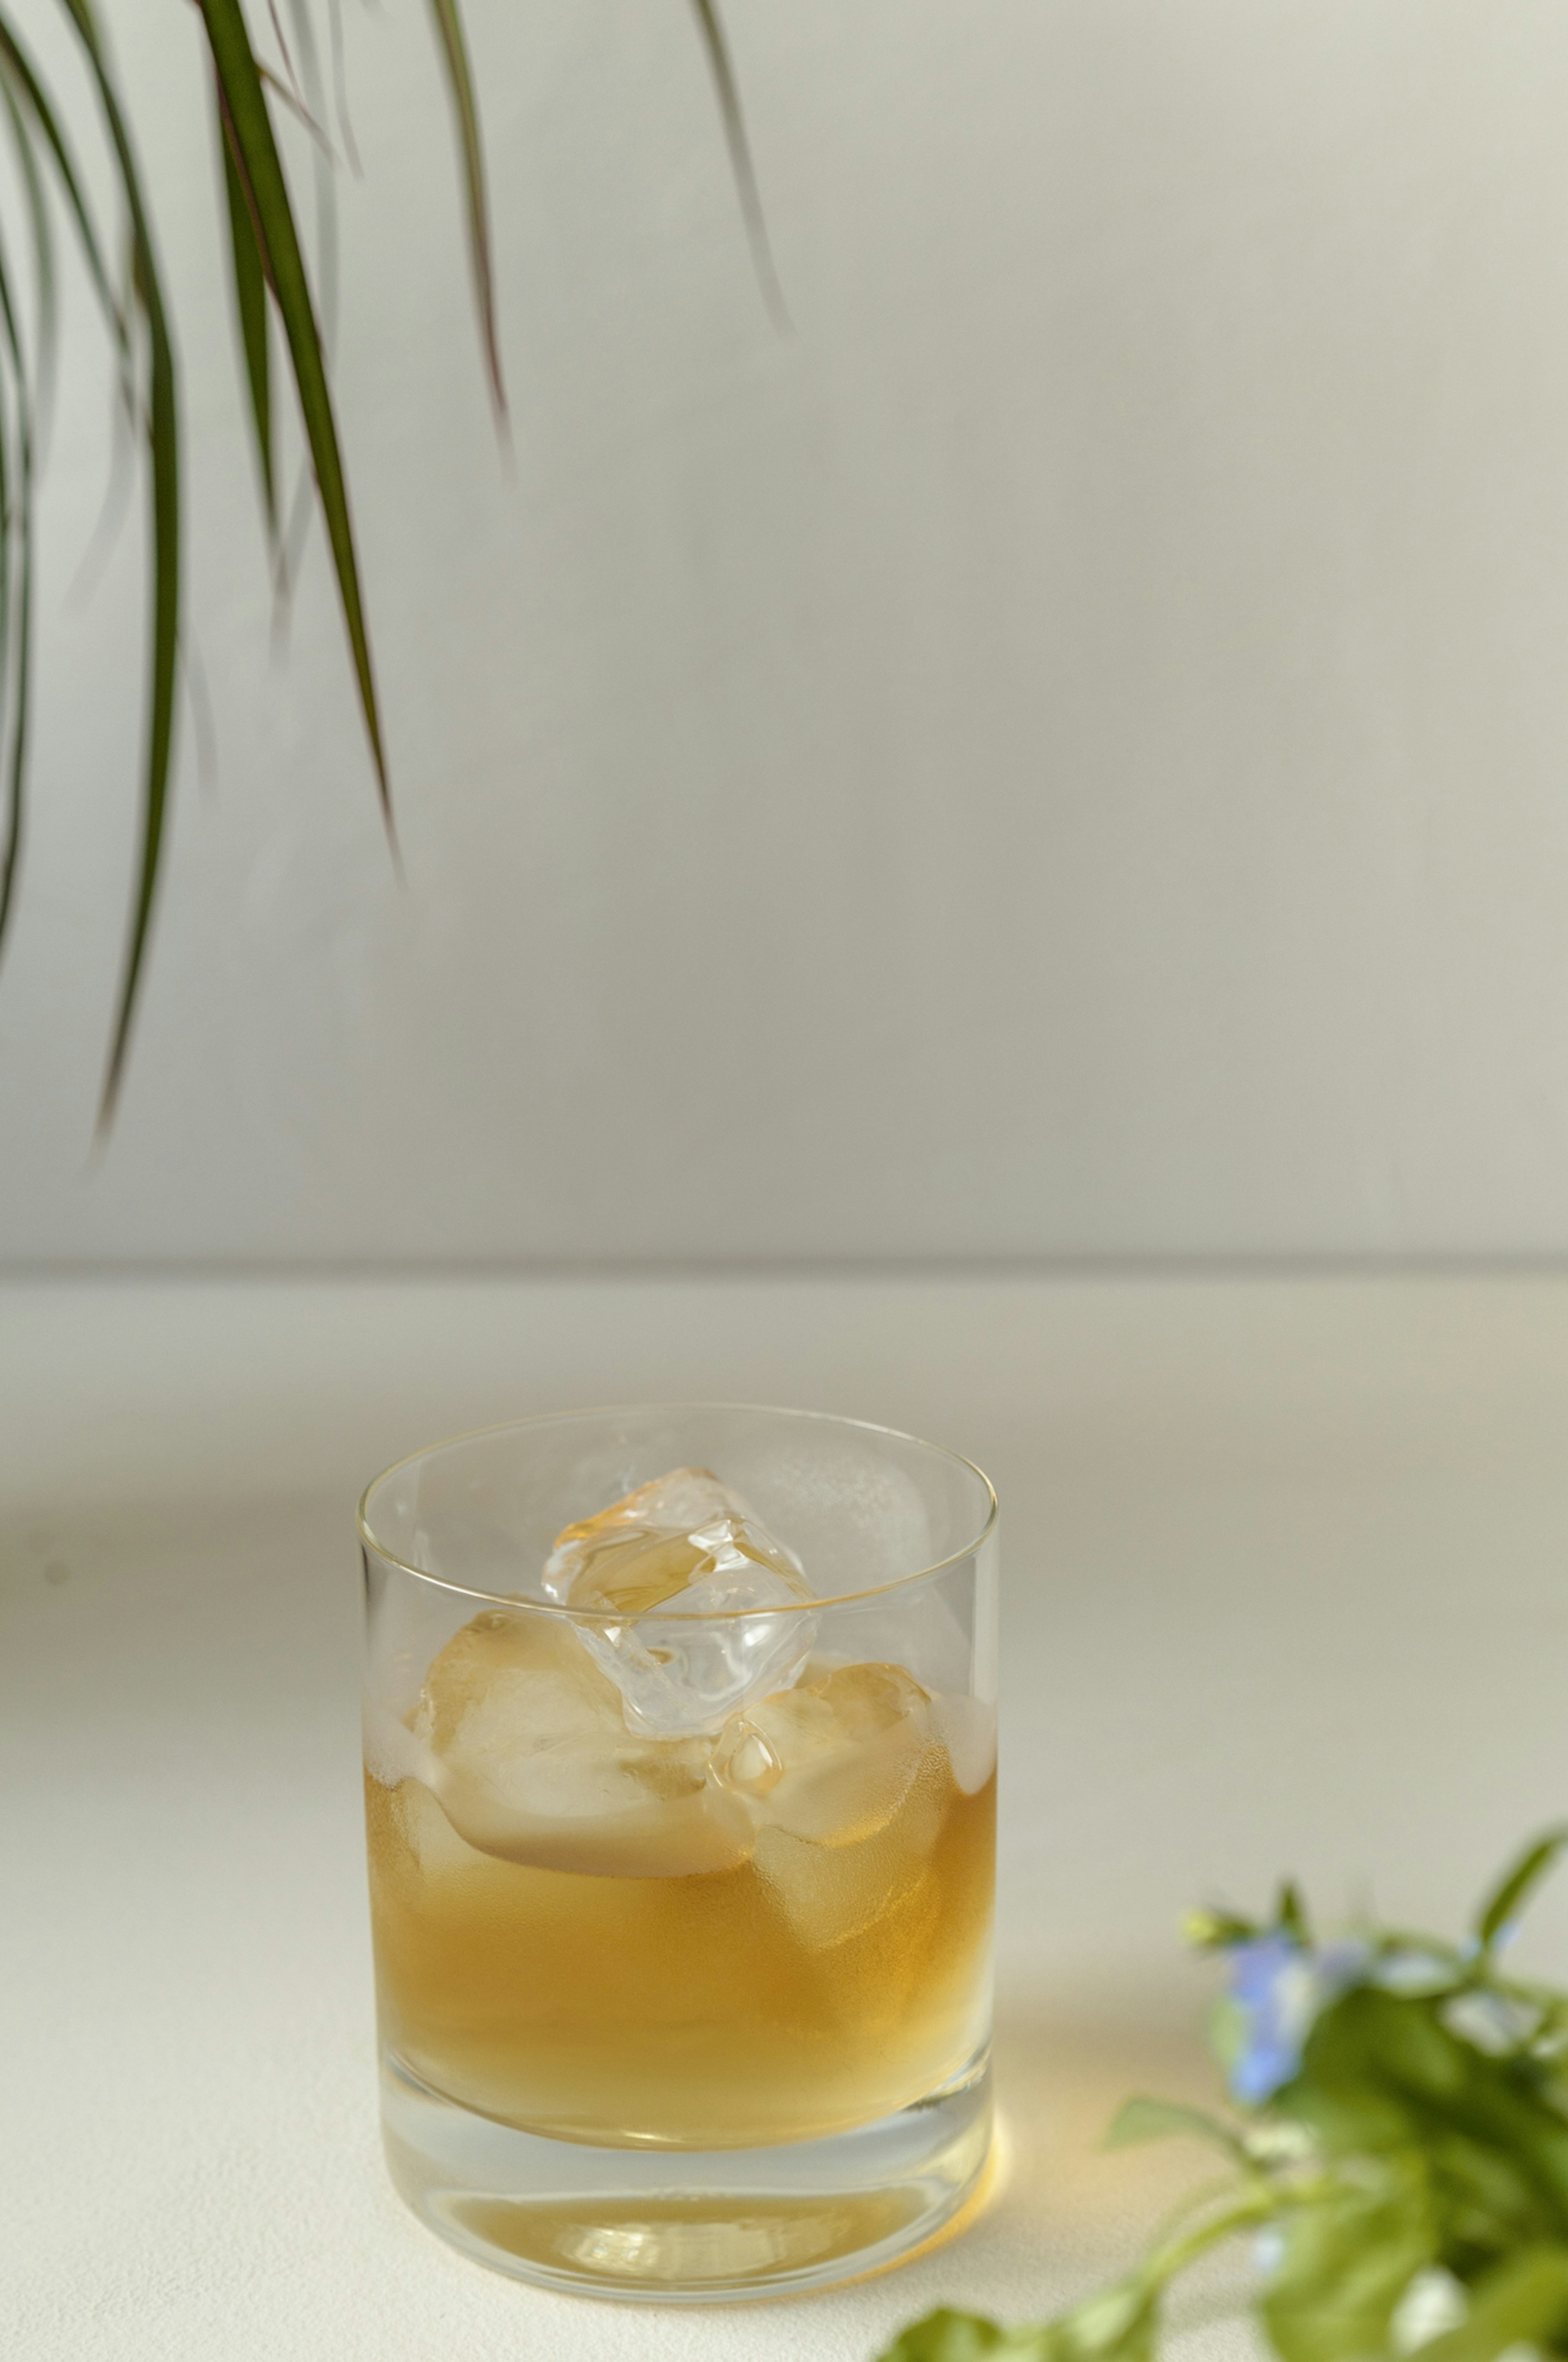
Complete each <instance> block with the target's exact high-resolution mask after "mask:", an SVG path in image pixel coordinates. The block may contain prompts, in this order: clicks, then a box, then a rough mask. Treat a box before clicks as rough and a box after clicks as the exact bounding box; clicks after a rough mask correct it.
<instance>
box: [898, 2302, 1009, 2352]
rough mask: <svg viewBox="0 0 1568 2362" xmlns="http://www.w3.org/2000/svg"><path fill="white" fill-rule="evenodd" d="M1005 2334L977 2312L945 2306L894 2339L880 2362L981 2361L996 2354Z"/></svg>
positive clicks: (996, 2325)
mask: <svg viewBox="0 0 1568 2362" xmlns="http://www.w3.org/2000/svg"><path fill="white" fill-rule="evenodd" d="M1004 2334H1005V2333H1004V2332H1003V2330H1002V2329H1001V2328H1000V2327H999V2326H998V2324H997V2323H995V2322H994V2321H987V2320H986V2319H985V2318H984V2316H983V2315H982V2314H981V2313H978V2312H952V2311H950V2310H949V2309H948V2307H947V2306H946V2305H944V2306H943V2307H942V2308H941V2310H940V2311H939V2312H928V2313H927V2315H926V2316H925V2318H924V2320H922V2321H916V2322H914V2323H911V2324H910V2326H909V2327H908V2328H907V2329H906V2330H905V2331H904V2333H903V2334H902V2335H901V2336H898V2337H895V2338H894V2341H893V2344H892V2345H889V2346H888V2347H886V2348H885V2350H884V2351H883V2353H882V2354H881V2355H880V2356H878V2362H981V2357H982V2356H986V2355H988V2354H995V2353H996V2352H997V2351H998V2349H999V2348H1000V2346H1001V2345H1002V2342H1003V2335H1004Z"/></svg>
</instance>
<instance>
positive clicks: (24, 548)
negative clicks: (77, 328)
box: [0, 249, 33, 947]
mask: <svg viewBox="0 0 1568 2362" xmlns="http://www.w3.org/2000/svg"><path fill="white" fill-rule="evenodd" d="M0 324H3V329H4V337H5V351H6V355H7V357H8V359H9V362H10V370H9V375H10V379H11V391H12V395H13V398H14V400H15V403H16V471H15V480H13V471H12V467H11V455H10V438H9V435H8V433H7V431H6V423H5V403H4V397H3V395H0V690H4V692H5V703H7V704H8V705H9V709H10V713H9V724H8V728H9V735H8V741H7V744H6V747H5V849H4V852H3V854H0V947H3V946H4V944H5V936H6V930H7V927H8V925H9V922H10V917H11V911H12V908H13V905H14V899H15V892H16V877H17V873H18V868H19V865H20V861H21V853H22V837H23V822H24V818H25V800H24V799H25V790H26V786H27V722H28V711H29V701H30V694H31V687H32V638H31V634H32V622H31V619H32V579H33V423H32V410H31V400H30V396H29V393H28V388H27V363H26V358H25V356H24V353H23V350H22V343H21V337H20V333H19V330H18V327H17V322H16V306H15V304H14V301H13V298H12V293H11V277H10V269H9V264H8V262H7V260H6V259H5V254H4V251H3V249H0ZM13 554H14V564H15V572H16V593H15V596H14V597H13V593H12V573H13Z"/></svg>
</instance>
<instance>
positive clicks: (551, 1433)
mask: <svg viewBox="0 0 1568 2362" xmlns="http://www.w3.org/2000/svg"><path fill="white" fill-rule="evenodd" d="M672 1472H674V1473H672ZM707 1472H712V1475H711V1476H709V1475H708V1474H707ZM661 1479H664V1480H667V1482H666V1484H665V1485H664V1487H663V1490H662V1491H659V1490H657V1487H656V1485H655V1480H661ZM715 1479H718V1480H721V1486H722V1487H724V1488H730V1492H729V1493H728V1494H725V1495H724V1496H723V1498H724V1501H725V1502H729V1503H730V1505H731V1506H732V1507H735V1508H737V1509H739V1510H743V1512H744V1515H745V1517H746V1518H747V1519H749V1520H750V1521H751V1522H750V1523H748V1524H746V1525H744V1526H742V1527H735V1526H734V1525H733V1524H731V1525H729V1526H724V1525H722V1524H720V1525H717V1526H716V1525H712V1524H711V1523H710V1524H708V1525H707V1526H706V1527H704V1529H703V1530H702V1531H688V1530H685V1529H689V1528H690V1526H691V1523H692V1519H693V1518H696V1523H697V1525H698V1526H703V1520H704V1517H706V1516H707V1511H706V1510H704V1509H702V1504H703V1503H704V1502H711V1501H713V1500H719V1498H720V1490H721V1487H720V1485H715V1482H714V1480H715ZM691 1485H697V1487H698V1490H697V1492H696V1493H692V1492H691V1490H690V1487H691ZM672 1486H674V1488H675V1489H674V1492H672V1491H671V1489H670V1488H671V1487H672ZM682 1486H685V1487H686V1491H685V1493H682V1492H681V1490H680V1488H681V1487H682ZM641 1487H648V1488H650V1490H649V1492H648V1493H647V1494H646V1495H645V1496H643V1498H644V1500H645V1501H646V1500H653V1501H654V1507H655V1509H657V1508H658V1504H659V1503H660V1502H663V1504H664V1508H663V1510H662V1511H660V1512H659V1515H660V1516H662V1517H663V1526H660V1527H659V1530H658V1531H657V1532H654V1533H652V1538H650V1533H649V1531H648V1530H647V1529H646V1527H645V1523H644V1524H643V1525H639V1524H638V1523H637V1522H636V1520H637V1519H638V1518H640V1517H644V1515H645V1513H644V1512H643V1511H642V1510H640V1509H639V1507H638V1505H637V1503H636V1502H633V1503H630V1504H628V1505H627V1506H625V1507H617V1508H616V1509H615V1510H614V1513H613V1515H612V1516H611V1517H610V1518H609V1519H608V1520H607V1519H606V1518H604V1517H603V1516H602V1514H601V1513H603V1512H605V1511H606V1510H607V1509H609V1508H610V1507H611V1505H616V1504H620V1503H622V1502H623V1498H624V1496H628V1495H633V1494H636V1493H637V1492H638V1488H641ZM704 1488H706V1489H704ZM655 1495H656V1498H655ZM688 1498H689V1499H690V1500H695V1501H696V1502H697V1504H698V1507H697V1508H696V1509H688V1510H687V1511H686V1512H685V1515H684V1518H683V1516H681V1515H675V1514H674V1513H673V1512H671V1511H670V1509H669V1503H670V1501H672V1500H675V1501H676V1504H677V1508H678V1507H679V1502H680V1501H681V1500H686V1499H688ZM722 1506H723V1503H722V1502H721V1507H722ZM699 1511H700V1512H701V1513H700V1514H699ZM726 1514H728V1512H726ZM646 1515H650V1516H651V1515H652V1512H647V1513H646ZM672 1516H673V1518H674V1524H675V1525H676V1526H682V1527H683V1531H682V1532H681V1533H680V1534H679V1535H677V1536H676V1538H675V1540H674V1541H673V1542H672V1541H671V1540H670V1538H669V1535H668V1534H667V1533H666V1532H664V1530H663V1529H664V1527H667V1526H669V1525H670V1524H671V1520H672ZM653 1522H654V1524H655V1525H658V1524H659V1518H658V1517H654V1518H653ZM574 1528H575V1529H576V1535H577V1539H576V1540H573V1538H572V1535H571V1534H569V1533H566V1532H565V1531H564V1529H574ZM359 1531H360V1536H361V1540H362V1541H363V1545H364V1561H365V1586H366V1611H367V1647H366V1675H365V1787H366V1800H367V1819H368V1829H369V1852H370V1896H371V1915H372V1923H373V1929H374V1939H375V1954H376V1981H377V1998H378V2016H379V2024H380V2042H381V2060H382V2109H383V2125H384V2131H385V2136H386V2147H387V2155H388V2158H389V2164H390V2168H391V2173H392V2178H393V2180H394V2181H395V2182H396V2184H397V2187H398V2189H399V2190H400V2191H401V2193H402V2195H403V2196H404V2198H406V2199H407V2201H408V2202H409V2203H410V2205H411V2206H412V2207H413V2209H414V2210H415V2212H416V2213H418V2214H419V2215H421V2216H422V2219H423V2220H424V2221H425V2222H426V2223H427V2224H429V2225H430V2226H431V2228H432V2229H433V2230H434V2231H436V2232H438V2233H439V2234H440V2235H441V2236H442V2237H443V2238H444V2239H447V2240H449V2241H451V2242H452V2243H453V2245H455V2246H458V2247H461V2248H463V2249H464V2250H465V2251H466V2253H468V2254H469V2255H471V2256H474V2257H478V2258H479V2259H480V2260H481V2261H483V2262H485V2263H488V2264H490V2265H493V2266H495V2267H496V2268H499V2270H502V2271H506V2272H511V2273H514V2274H516V2275H518V2276H520V2277H521V2278H523V2279H532V2280H538V2281H542V2282H544V2283H545V2284H547V2285H549V2286H551V2287H554V2288H559V2289H575V2290H583V2291H586V2292H588V2293H591V2294H595V2295H599V2296H619V2297H629V2298H645V2299H663V2300H671V2299H678V2300H680V2301H687V2302H689V2301H692V2300H694V2299H703V2298H724V2297H751V2296H758V2295H763V2294H770V2293H775V2292H780V2291H783V2290H790V2289H800V2288H809V2287H813V2286H817V2285H821V2284H822V2283H825V2282H828V2281H831V2280H836V2279H847V2278H850V2277H851V2276H853V2275H854V2274H856V2273H858V2272H861V2271H864V2270H867V2269H871V2268H875V2267H878V2266H881V2265H883V2264H885V2263H888V2262H890V2261H892V2260H893V2259H894V2258H895V2257H899V2256H901V2255H904V2254H905V2253H907V2252H908V2251H909V2250H911V2249H912V2248H914V2247H915V2246H918V2245H920V2244H921V2243H923V2242H924V2241H925V2240H927V2238H928V2237H929V2236H930V2235H932V2234H933V2233H934V2232H936V2231H937V2230H938V2229H939V2228H940V2227H941V2226H942V2225H943V2224H947V2223H948V2222H949V2221H950V2220H951V2219H952V2217H953V2216H954V2215H955V2214H956V2213H958V2212H959V2209H960V2208H961V2207H962V2206H963V2205H964V2203H965V2201H966V2200H967V2199H968V2198H969V2197H970V2195H971V2193H972V2192H974V2191H975V2190H976V2188H977V2186H978V2184H979V2182H980V2179H981V2174H982V2172H983V2170H984V2168H985V2165H986V2161H987V2158H988V2155H989V2151H990V2144H991V2094H990V2076H989V2064H988V2056H989V2037H990V2014H991V1930H992V1894H993V1887H994V1827H995V1795H996V1786H995V1760H996V1755H995V1705H994V1700H995V1677H996V1604H997V1544H996V1501H995V1496H994V1494H993V1493H992V1488H991V1485H990V1484H989V1483H988V1482H987V1480H986V1478H985V1477H984V1476H982V1475H981V1473H980V1471H979V1470H978V1469H977V1468H975V1467H973V1466H971V1465H970V1462H968V1461H966V1460H962V1459H960V1458H959V1456H958V1455H957V1454H956V1453H954V1452H951V1451H941V1450H939V1449H938V1448H937V1447H936V1446H934V1445H932V1444H928V1443H922V1442H918V1441H916V1440H915V1439H914V1438H913V1437H911V1436H906V1435H899V1434H895V1433H894V1432H892V1431H890V1430H889V1429H883V1428H876V1427H869V1426H864V1425H861V1424H860V1423H858V1422H857V1421H854V1420H851V1419H843V1418H828V1417H826V1416H820V1415H817V1414H816V1413H811V1412H803V1411H785V1410H764V1409H753V1408H744V1407H715V1406H704V1405H697V1406H679V1407H649V1408H639V1409H630V1410H603V1411H579V1412H572V1413H568V1414H565V1415H563V1416H560V1417H551V1418H535V1419H526V1420H522V1421H520V1422H518V1423H516V1424H514V1425H510V1426H507V1427H500V1428H492V1429H488V1430H487V1431H485V1432H483V1433H481V1434H477V1435H471V1436H466V1437H461V1438H459V1439H458V1440H455V1441H454V1442H450V1443H443V1444H437V1445H435V1446H434V1447H433V1448H432V1449H431V1450H429V1451H421V1452H416V1453H415V1454H414V1455H413V1456H412V1457H411V1459H408V1460H404V1461H401V1462H399V1464H398V1465H397V1466H396V1467H394V1468H390V1469H389V1470H388V1471H387V1473H385V1474H384V1475H382V1476H379V1477H378V1478H377V1480H376V1482H375V1483H374V1484H373V1485H371V1486H370V1487H369V1490H368V1491H367V1493H366V1495H365V1497H364V1500H363V1501H362V1503H361V1504H360V1511H359ZM736 1533H739V1534H740V1543H739V1545H737V1544H735V1542H734V1540H733V1537H734V1535H735V1534H736ZM726 1536H728V1537H729V1540H726V1539H725V1537H726ZM759 1536H760V1537H761V1538H762V1539H761V1540H759V1539H758V1537H759ZM585 1537H586V1539H584V1538H585ZM716 1537H717V1538H718V1539H716ZM737 1549H739V1551H740V1555H739V1556H738V1555H737ZM672 1551H673V1552H674V1555H673V1556H672V1555H671V1552H672ZM705 1551H706V1552H707V1556H706V1557H705V1556H704V1555H703V1553H704V1552H705ZM747 1552H750V1553H751V1555H750V1556H748V1555H746V1553H747ZM585 1569H586V1570H587V1571H586V1572H585ZM607 1569H608V1570H609V1572H608V1573H607V1572H606V1570H607ZM627 1569H630V1573H627V1572H626V1570H627ZM694 1569H695V1572H693V1570H694ZM563 1570H565V1571H564V1572H563ZM574 1570H575V1571H574ZM618 1570H620V1572H618ZM672 1570H673V1571H672ZM737 1570H739V1573H737ZM737 1600H738V1601H739V1602H740V1604H739V1605H736V1604H734V1603H735V1602H736V1601H737ZM716 1602H718V1603H723V1602H729V1604H728V1605H723V1604H720V1605H718V1606H716V1604H715V1603H716Z"/></svg>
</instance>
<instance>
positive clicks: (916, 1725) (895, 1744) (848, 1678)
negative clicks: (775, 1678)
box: [709, 1664, 933, 1846]
mask: <svg viewBox="0 0 1568 2362" xmlns="http://www.w3.org/2000/svg"><path fill="white" fill-rule="evenodd" d="M930 1706H931V1701H930V1699H929V1698H928V1696H927V1693H926V1692H925V1690H923V1689H922V1688H921V1686H920V1684H919V1683H918V1682H917V1681H916V1679H915V1677H914V1675H913V1674H912V1673H908V1672H905V1669H904V1667H903V1666H902V1665H887V1664H869V1665H868V1664H858V1665H838V1666H833V1667H831V1668H829V1669H828V1670H826V1671H823V1672H817V1673H816V1677H815V1678H808V1679H807V1680H806V1681H805V1682H804V1683H802V1684H801V1685H800V1686H799V1687H798V1688H795V1689H790V1690H784V1691H781V1692H779V1693H777V1694H774V1695H773V1696H772V1697H765V1698H760V1699H758V1700H757V1701H756V1702H755V1703H754V1704H752V1705H748V1706H746V1707H745V1708H744V1709H743V1710H742V1711H741V1712H740V1713H739V1714H735V1715H732V1716H730V1718H729V1721H728V1722H727V1723H726V1724H725V1726H724V1728H723V1729H722V1730H721V1731H720V1732H719V1735H718V1738H717V1739H716V1740H715V1742H714V1747H713V1752H712V1755H711V1757H710V1759H709V1776H710V1778H711V1780H712V1781H713V1782H714V1783H715V1785H716V1786H717V1787H718V1788H719V1789H720V1790H721V1791H728V1792H729V1793H730V1794H736V1795H741V1796H744V1797H745V1798H746V1799H747V1801H748V1803H749V1804H750V1805H751V1812H752V1816H753V1817H754V1818H755V1819H756V1820H757V1821H758V1822H759V1824H765V1825H766V1826H768V1827H772V1828H778V1829H784V1830H787V1831H788V1833H789V1834H790V1836H791V1837H797V1838H806V1839H807V1840H808V1841H809V1842H810V1843H811V1844H813V1845H819V1846H845V1845H853V1844H856V1843H858V1842H859V1841H860V1840H861V1839H863V1838H868V1837H874V1836H875V1834H876V1832H877V1831H878V1830H879V1829H881V1828H884V1827H886V1825H887V1823H888V1822H889V1821H890V1820H891V1819H892V1818H893V1816H894V1813H896V1812H897V1810H898V1808H899V1806H900V1805H901V1804H902V1803H903V1801H904V1798H905V1795H906V1794H907V1793H908V1791H909V1787H910V1783H912V1781H913V1780H914V1778H915V1776H916V1772H917V1771H918V1770H919V1768H920V1761H921V1758H922V1757H923V1756H924V1755H925V1754H926V1752H927V1749H929V1748H930V1746H931V1743H932V1738H933V1732H932V1727H931V1713H930Z"/></svg>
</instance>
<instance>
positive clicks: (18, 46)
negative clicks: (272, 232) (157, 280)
mask: <svg viewBox="0 0 1568 2362" xmlns="http://www.w3.org/2000/svg"><path fill="white" fill-rule="evenodd" d="M64 5H65V6H66V7H67V8H68V10H69V11H70V13H71V17H72V18H73V20H74V22H75V23H76V26H77V29H78V31H79V32H82V38H83V39H88V38H89V36H91V39H93V42H95V41H96V38H97V37H96V32H95V30H94V29H93V20H92V16H91V13H90V11H88V10H86V9H84V8H83V7H82V6H81V5H80V0H64ZM84 20H85V24H86V27H87V28H88V31H85V32H83V31H82V28H83V22H84ZM0 73H4V74H5V79H6V81H7V82H8V83H9V84H10V85H11V87H12V89H13V90H14V91H15V92H16V95H17V97H18V99H19V100H20V101H21V103H22V104H23V105H24V106H25V107H26V108H27V112H28V113H29V114H30V115H31V116H32V117H33V120H34V121H35V122H36V123H37V125H38V129H39V130H40V132H41V133H42V134H43V137H44V140H45V143H46V144H47V146H48V149H49V156H50V160H51V161H52V162H53V165H54V169H55V172H56V175H57V176H58V178H59V181H60V187H61V189H62V190H63V192H64V194H65V201H66V204H67V206H68V207H69V209H70V213H71V219H72V220H73V222H74V223H75V226H76V234H77V237H78V239H79V241H80V243H81V247H82V259H83V260H84V261H85V263H86V265H87V275H88V277H89V278H90V279H91V281H92V282H93V292H94V294H95V295H96V296H97V298H98V301H99V303H100V304H101V305H102V307H103V310H104V316H105V318H106V319H107V321H108V323H109V326H110V327H111V329H112V330H113V332H114V336H115V342H116V344H117V345H119V346H120V347H121V348H122V349H123V348H125V347H126V343H127V341H128V337H129V330H128V328H127V326H126V315H125V310H124V307H123V306H122V305H121V304H120V303H119V301H118V300H117V298H116V296H115V290H114V285H113V282H112V281H111V279H110V276H109V271H108V268H107V266H106V265H105V263H104V246H103V240H102V239H101V238H100V237H99V235H98V230H97V226H96V224H95V223H94V221H93V211H92V207H91V206H90V205H89V204H88V202H87V198H86V195H85V193H83V190H82V177H81V174H80V173H79V172H78V171H77V169H76V160H75V158H74V156H73V155H72V153H71V144H70V142H69V140H68V139H67V138H66V136H65V134H64V132H63V131H62V130H61V128H60V121H59V118H58V117H57V116H56V114H55V111H54V108H53V107H52V106H51V105H50V104H49V95H48V94H47V92H46V91H45V89H44V87H43V84H42V83H40V82H39V80H38V73H37V72H36V70H35V68H34V66H33V64H32V61H31V60H30V59H29V57H28V56H27V51H26V50H25V49H24V48H23V46H22V43H21V40H20V39H19V38H18V36H17V34H16V30H15V28H13V26H12V25H11V24H10V23H9V22H8V20H7V19H6V18H5V17H0Z"/></svg>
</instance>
